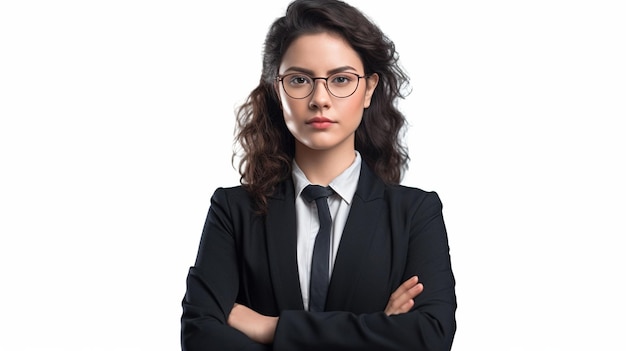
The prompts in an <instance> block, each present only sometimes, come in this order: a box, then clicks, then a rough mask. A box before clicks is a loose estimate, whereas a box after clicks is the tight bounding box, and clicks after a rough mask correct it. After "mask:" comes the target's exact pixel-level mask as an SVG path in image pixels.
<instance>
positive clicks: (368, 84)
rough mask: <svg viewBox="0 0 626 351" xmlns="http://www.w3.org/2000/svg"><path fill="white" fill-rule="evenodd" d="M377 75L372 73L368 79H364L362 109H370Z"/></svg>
mask: <svg viewBox="0 0 626 351" xmlns="http://www.w3.org/2000/svg"><path fill="white" fill-rule="evenodd" d="M378 79H379V78H378V73H372V74H371V75H370V76H369V77H367V78H365V100H364V101H363V108H368V107H370V103H371V102H372V95H374V90H375V89H376V86H378Z"/></svg>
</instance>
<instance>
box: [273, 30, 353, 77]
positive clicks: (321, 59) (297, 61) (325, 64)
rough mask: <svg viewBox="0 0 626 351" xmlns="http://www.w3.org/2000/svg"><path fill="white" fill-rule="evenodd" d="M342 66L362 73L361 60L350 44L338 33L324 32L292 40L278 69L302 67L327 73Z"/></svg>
mask: <svg viewBox="0 0 626 351" xmlns="http://www.w3.org/2000/svg"><path fill="white" fill-rule="evenodd" d="M344 66H349V67H352V68H354V69H355V70H357V71H358V72H360V73H363V72H362V71H363V62H362V61H361V58H360V57H359V54H358V53H357V52H356V51H355V50H354V49H353V48H352V47H351V46H350V44H349V43H348V42H347V41H346V40H345V39H344V38H343V37H341V36H340V35H338V34H333V33H326V32H324V33H316V34H306V35H302V36H300V37H298V38H297V39H296V40H294V41H293V42H292V43H291V45H289V48H288V49H287V51H286V52H285V54H284V55H283V59H282V61H281V63H280V67H279V69H278V71H279V72H280V73H284V72H286V71H288V70H292V69H293V68H302V69H307V70H310V71H313V72H315V73H316V74H327V73H328V72H330V71H332V70H333V69H336V68H337V67H344Z"/></svg>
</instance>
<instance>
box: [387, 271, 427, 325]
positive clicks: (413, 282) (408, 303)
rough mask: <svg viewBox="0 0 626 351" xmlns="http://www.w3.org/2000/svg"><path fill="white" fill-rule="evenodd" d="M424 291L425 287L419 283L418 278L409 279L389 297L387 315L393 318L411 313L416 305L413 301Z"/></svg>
mask: <svg viewBox="0 0 626 351" xmlns="http://www.w3.org/2000/svg"><path fill="white" fill-rule="evenodd" d="M422 291H424V285H423V284H422V283H420V282H419V279H418V278H417V276H413V277H411V278H409V279H407V280H406V281H405V282H404V283H402V285H400V286H399V287H398V288H397V289H396V291H394V292H393V294H391V297H389V302H388V303H387V307H385V313H386V314H387V315H388V316H392V315H395V314H401V313H406V312H409V311H410V310H411V308H412V307H413V304H414V303H415V302H414V301H413V299H414V298H415V297H416V296H417V295H419V294H420V293H421V292H422Z"/></svg>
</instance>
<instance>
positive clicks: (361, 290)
mask: <svg viewBox="0 0 626 351" xmlns="http://www.w3.org/2000/svg"><path fill="white" fill-rule="evenodd" d="M441 206H442V205H441V202H440V200H439V197H438V196H437V194H436V193H434V192H425V191H423V190H420V189H415V188H408V187H404V186H399V185H387V184H385V183H383V182H382V181H381V180H380V179H379V178H378V177H376V176H375V175H374V173H373V172H372V171H371V170H370V169H369V168H368V167H367V166H366V165H365V162H363V166H362V168H361V175H360V178H359V184H358V186H357V190H356V193H355V195H354V199H353V202H352V206H351V209H350V214H349V216H348V220H347V222H346V226H345V229H344V232H343V235H342V238H341V243H340V245H339V251H338V253H337V258H336V261H335V265H334V269H333V273H332V277H331V281H330V286H329V290H328V297H327V302H326V312H307V311H305V310H304V308H303V303H302V296H301V292H300V285H299V284H300V283H299V277H298V265H297V260H296V214H295V197H294V186H293V182H292V181H291V179H289V180H287V181H285V182H283V183H281V184H280V185H279V186H278V187H277V189H276V191H275V194H274V195H273V196H271V197H270V198H269V199H268V214H267V215H266V216H262V215H257V214H255V213H254V207H253V203H252V199H251V198H250V197H249V195H248V193H247V192H246V191H245V190H244V189H243V188H242V187H233V188H227V189H224V188H220V189H217V190H216V191H215V193H214V195H213V197H212V199H211V206H210V208H209V213H208V216H207V219H206V223H205V225H204V230H203V233H202V238H201V240H200V247H199V250H198V256H197V258H196V262H195V265H194V266H193V267H191V268H190V270H189V274H188V277H187V291H186V294H185V297H184V299H183V302H182V307H183V313H182V318H181V322H182V328H181V339H182V340H181V342H182V349H183V350H185V351H200V350H219V351H228V350H238V351H240V350H281V351H282V350H285V351H306V350H320V351H322V350H323V351H331V350H360V351H364V350H372V351H382V350H449V349H450V348H451V345H452V340H453V337H454V333H455V331H456V322H455V311H456V296H455V291H454V287H455V281H454V276H453V274H452V269H451V266H450V256H449V248H448V239H447V234H446V229H445V226H444V221H443V217H442V212H441ZM412 275H418V276H419V278H420V281H421V282H422V283H423V284H424V291H423V292H422V293H421V294H420V295H419V296H418V297H417V298H415V305H414V307H413V309H412V310H411V311H410V312H408V313H404V314H400V315H395V316H387V315H386V314H385V313H384V312H383V311H384V309H385V307H386V305H387V302H388V300H389V297H390V295H391V293H392V292H393V291H394V290H395V289H396V288H398V287H399V286H400V284H402V282H404V281H405V280H406V279H408V278H409V277H411V276H412ZM235 302H238V303H241V304H244V305H246V306H248V307H250V308H252V309H253V310H255V311H257V312H259V313H261V314H264V315H270V316H280V319H279V322H278V326H277V328H276V333H275V336H274V344H273V345H261V344H257V343H255V342H253V341H252V340H250V339H249V338H248V337H247V336H245V335H244V334H243V333H241V332H239V331H238V330H236V329H234V328H231V327H230V326H228V324H227V319H228V315H229V313H230V310H231V309H232V307H233V304H234V303H235Z"/></svg>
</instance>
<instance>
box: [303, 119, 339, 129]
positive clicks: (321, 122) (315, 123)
mask: <svg viewBox="0 0 626 351" xmlns="http://www.w3.org/2000/svg"><path fill="white" fill-rule="evenodd" d="M334 123H335V122H333V121H332V120H330V119H328V118H326V117H313V118H311V119H310V120H308V121H306V124H308V125H310V126H312V127H313V128H315V129H326V128H328V127H330V126H331V125H333V124H334Z"/></svg>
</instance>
